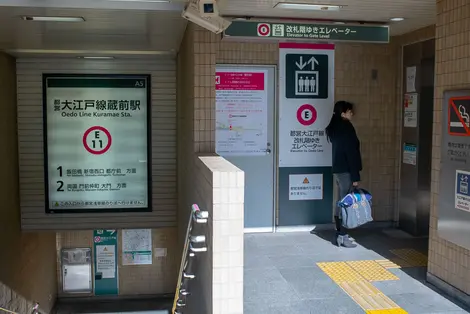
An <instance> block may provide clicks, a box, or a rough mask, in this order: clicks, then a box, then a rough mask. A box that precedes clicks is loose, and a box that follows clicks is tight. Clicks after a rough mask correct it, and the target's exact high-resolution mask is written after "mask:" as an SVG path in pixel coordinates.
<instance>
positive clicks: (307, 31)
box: [224, 21, 390, 43]
mask: <svg viewBox="0 0 470 314" xmlns="http://www.w3.org/2000/svg"><path fill="white" fill-rule="evenodd" d="M224 36H225V37H228V38H230V37H232V38H259V39H271V40H276V39H277V40H286V39H292V40H310V41H311V40H315V41H329V42H331V41H348V42H370V43H388V42H389V40H390V30H389V27H388V26H386V25H383V26H382V25H378V26H375V25H367V26H365V25H346V24H345V25H336V24H313V23H310V24H307V23H302V24H301V23H277V22H276V23H270V22H256V21H233V22H232V24H231V25H230V26H229V28H228V29H227V30H225V32H224Z"/></svg>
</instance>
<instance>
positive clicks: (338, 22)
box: [333, 21, 346, 24]
mask: <svg viewBox="0 0 470 314" xmlns="http://www.w3.org/2000/svg"><path fill="white" fill-rule="evenodd" d="M333 24H346V23H344V22H340V21H337V22H333Z"/></svg>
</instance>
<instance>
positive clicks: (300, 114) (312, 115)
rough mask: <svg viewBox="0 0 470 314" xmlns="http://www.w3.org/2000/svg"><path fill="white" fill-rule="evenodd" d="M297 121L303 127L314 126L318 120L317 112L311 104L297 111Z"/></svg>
mask: <svg viewBox="0 0 470 314" xmlns="http://www.w3.org/2000/svg"><path fill="white" fill-rule="evenodd" d="M297 120H298V121H299V122H300V124H302V125H305V126H308V125H312V124H313V123H314V122H315V121H316V120H317V110H316V109H315V107H313V106H312V105H310V104H304V105H302V106H300V107H299V109H297Z"/></svg>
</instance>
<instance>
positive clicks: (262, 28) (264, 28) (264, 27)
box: [257, 23, 271, 37]
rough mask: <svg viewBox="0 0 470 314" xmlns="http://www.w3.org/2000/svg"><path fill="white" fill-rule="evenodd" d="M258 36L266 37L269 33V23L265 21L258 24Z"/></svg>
mask: <svg viewBox="0 0 470 314" xmlns="http://www.w3.org/2000/svg"><path fill="white" fill-rule="evenodd" d="M257 30H258V36H261V37H267V36H270V35H271V25H270V24H267V23H259V24H258V28H257Z"/></svg>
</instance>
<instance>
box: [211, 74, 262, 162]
mask: <svg viewBox="0 0 470 314" xmlns="http://www.w3.org/2000/svg"><path fill="white" fill-rule="evenodd" d="M215 84H216V87H215V89H216V104H215V105H216V114H215V123H216V130H215V142H216V152H217V154H219V155H220V156H264V155H266V148H267V142H268V135H267V134H268V133H267V130H268V129H267V127H268V115H267V114H268V112H267V109H268V103H267V102H268V92H267V89H266V87H267V72H266V71H265V70H250V71H249V72H234V71H233V70H231V71H230V72H223V71H218V72H217V73H216V79H215Z"/></svg>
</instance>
